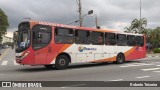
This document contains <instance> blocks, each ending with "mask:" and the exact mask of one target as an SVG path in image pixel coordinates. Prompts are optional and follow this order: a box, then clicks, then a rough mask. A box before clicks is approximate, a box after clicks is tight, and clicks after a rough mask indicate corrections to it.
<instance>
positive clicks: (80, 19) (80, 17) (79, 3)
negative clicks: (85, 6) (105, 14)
mask: <svg viewBox="0 0 160 90" xmlns="http://www.w3.org/2000/svg"><path fill="white" fill-rule="evenodd" d="M77 4H78V12H79V24H80V27H81V26H82V6H81V0H78V1H77Z"/></svg>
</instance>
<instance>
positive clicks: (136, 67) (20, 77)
mask: <svg viewBox="0 0 160 90" xmlns="http://www.w3.org/2000/svg"><path fill="white" fill-rule="evenodd" d="M14 58H15V53H14V50H13V49H10V48H9V49H6V50H4V51H3V53H2V56H1V57H0V81H160V57H152V58H151V57H148V58H144V59H141V60H135V61H129V62H126V63H124V64H112V63H102V64H77V65H71V66H70V67H69V68H68V69H65V70H55V69H54V68H53V69H46V68H45V67H43V66H23V65H17V64H16V63H15V62H14ZM76 85H79V84H76ZM2 89H4V90H14V89H15V90H19V89H20V90H21V89H24V88H2ZM30 89H31V88H30ZM32 89H34V90H40V89H42V88H32ZM50 89H51V88H45V90H50ZM59 89H68V90H70V89H73V90H74V88H71V87H67V86H64V87H57V88H54V90H59ZM75 89H79V90H81V89H87V88H84V87H83V88H75ZM89 89H91V88H89ZM92 89H93V90H97V89H96V88H92ZM101 89H105V90H106V88H101ZM107 89H111V88H109V87H107ZM128 89H131V90H132V89H133V90H135V89H138V88H131V87H130V88H114V90H128ZM141 89H145V90H150V89H148V88H144V87H143V88H140V90H141ZM152 89H157V88H152ZM0 90H1V88H0ZM24 90H26V89H24ZM42 90H44V88H43V89H42ZM52 90H53V89H52Z"/></svg>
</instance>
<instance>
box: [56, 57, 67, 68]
mask: <svg viewBox="0 0 160 90" xmlns="http://www.w3.org/2000/svg"><path fill="white" fill-rule="evenodd" d="M68 65H69V58H68V57H67V56H66V55H60V56H58V57H57V59H56V63H55V68H56V69H58V70H60V69H65V68H67V67H68Z"/></svg>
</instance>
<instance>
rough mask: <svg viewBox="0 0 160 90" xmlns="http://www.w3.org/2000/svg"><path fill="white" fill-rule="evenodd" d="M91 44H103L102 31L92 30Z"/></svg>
mask: <svg viewBox="0 0 160 90" xmlns="http://www.w3.org/2000/svg"><path fill="white" fill-rule="evenodd" d="M91 35H92V44H93V45H103V44H104V33H101V32H92V34H91Z"/></svg>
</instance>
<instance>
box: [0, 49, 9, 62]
mask: <svg viewBox="0 0 160 90" xmlns="http://www.w3.org/2000/svg"><path fill="white" fill-rule="evenodd" d="M9 50H10V49H7V50H5V52H4V54H3V55H1V57H0V60H2V59H3V57H4V56H5V55H6V54H7V53H8V51H9Z"/></svg>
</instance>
